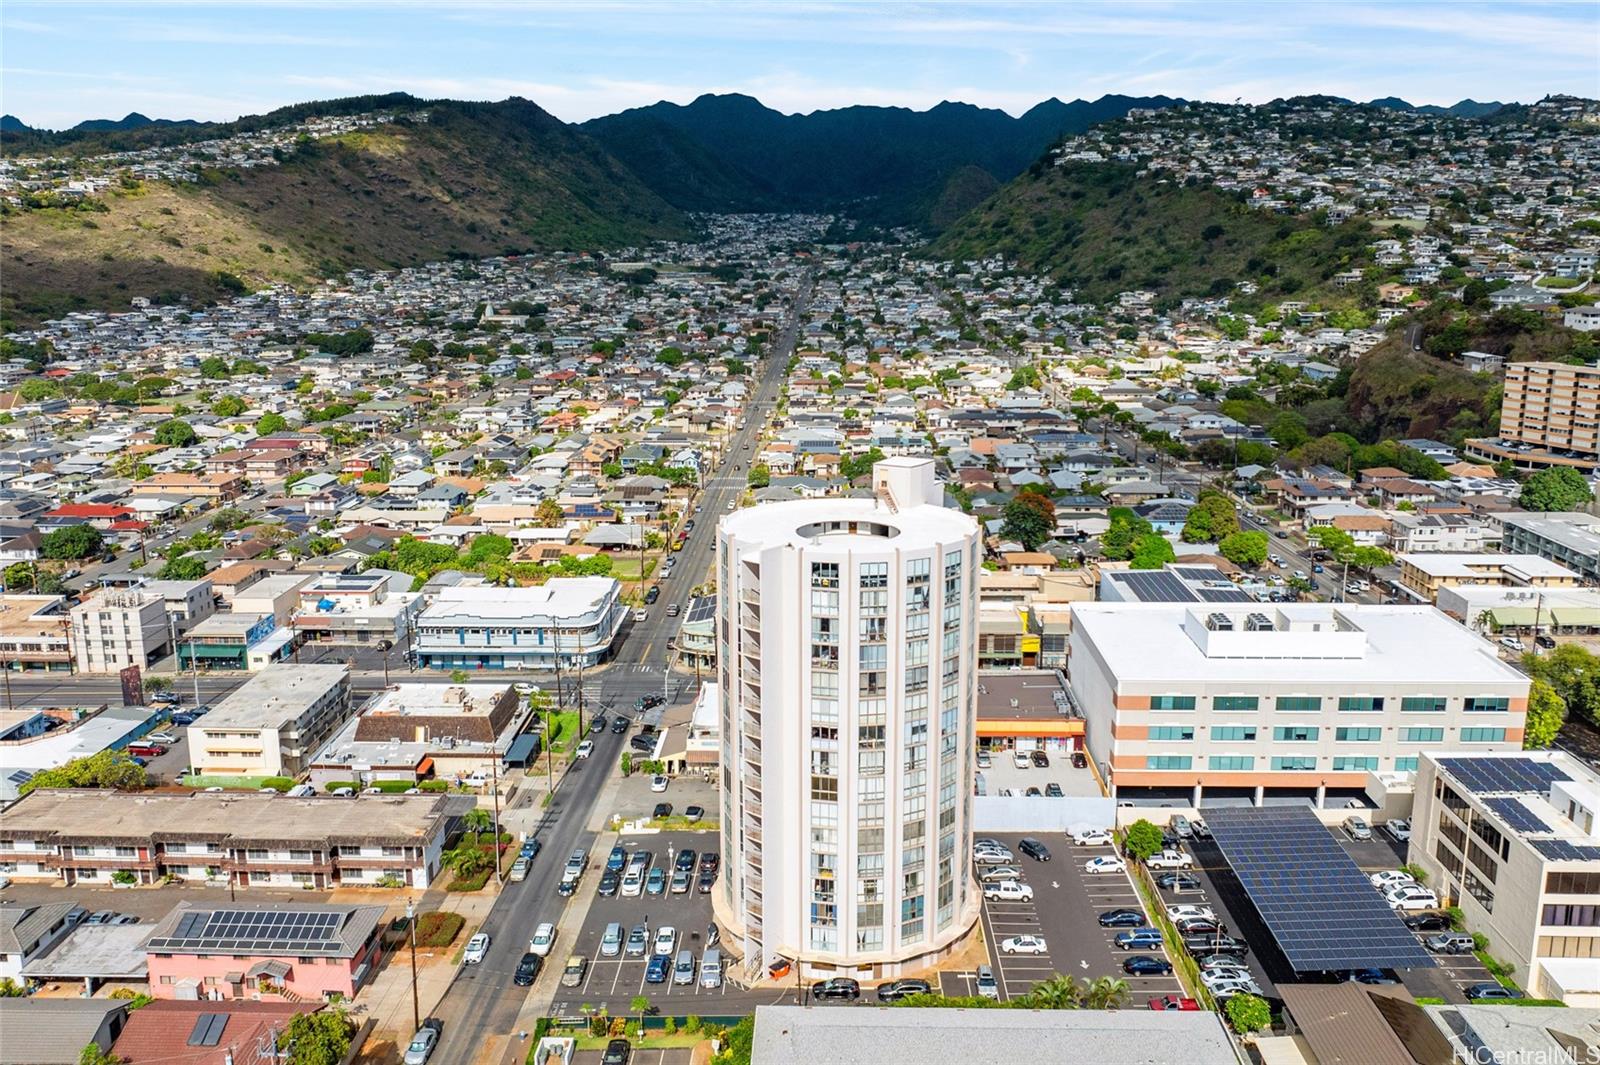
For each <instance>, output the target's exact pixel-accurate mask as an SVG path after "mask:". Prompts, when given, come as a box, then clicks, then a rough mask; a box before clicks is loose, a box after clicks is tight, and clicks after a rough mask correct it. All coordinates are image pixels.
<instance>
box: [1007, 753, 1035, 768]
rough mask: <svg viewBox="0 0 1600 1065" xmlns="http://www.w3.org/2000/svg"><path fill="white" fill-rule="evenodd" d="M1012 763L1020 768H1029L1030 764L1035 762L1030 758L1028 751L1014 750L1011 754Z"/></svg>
mask: <svg viewBox="0 0 1600 1065" xmlns="http://www.w3.org/2000/svg"><path fill="white" fill-rule="evenodd" d="M1011 764H1012V765H1014V766H1016V767H1017V768H1018V769H1027V768H1028V767H1029V766H1031V765H1033V762H1032V761H1030V760H1029V758H1028V752H1027V751H1013V752H1012V754H1011Z"/></svg>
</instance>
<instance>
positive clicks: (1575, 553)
mask: <svg viewBox="0 0 1600 1065" xmlns="http://www.w3.org/2000/svg"><path fill="white" fill-rule="evenodd" d="M1501 524H1502V525H1503V527H1504V528H1505V549H1506V550H1507V551H1524V552H1527V553H1528V554H1530V555H1538V556H1540V557H1541V558H1548V559H1550V560H1551V561H1552V562H1559V563H1561V564H1562V565H1563V566H1566V567H1567V568H1569V569H1571V570H1574V571H1576V572H1577V573H1578V574H1580V575H1581V576H1582V577H1583V579H1584V580H1587V581H1597V582H1600V518H1597V517H1595V516H1594V515H1593V514H1585V513H1583V512H1582V511H1570V512H1565V513H1553V514H1507V515H1505V516H1504V517H1503V518H1502V519H1501Z"/></svg>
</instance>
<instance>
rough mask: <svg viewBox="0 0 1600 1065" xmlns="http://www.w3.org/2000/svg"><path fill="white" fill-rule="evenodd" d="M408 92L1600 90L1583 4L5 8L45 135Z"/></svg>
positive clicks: (15, 56)
mask: <svg viewBox="0 0 1600 1065" xmlns="http://www.w3.org/2000/svg"><path fill="white" fill-rule="evenodd" d="M391 90H405V91H408V92H412V93H415V94H417V95H419V96H449V97H458V98H468V99H501V98H503V97H506V96H510V95H520V96H525V97H528V98H529V99H532V100H534V101H535V102H537V103H539V104H540V105H541V106H543V107H544V108H545V109H546V110H548V111H550V112H552V113H553V114H555V115H557V116H558V117H560V118H563V119H567V120H570V121H581V120H583V119H587V118H593V117H595V116H596V115H603V114H609V113H612V112H614V111H618V110H621V109H623V108H626V107H634V106H639V105H643V104H649V103H653V102H654V101H656V100H660V99H667V100H674V101H677V102H680V103H687V102H688V101H689V100H692V99H693V98H694V97H695V96H697V95H699V94H701V93H703V92H729V91H736V92H744V93H749V94H750V95H753V96H756V97H758V98H760V99H761V100H762V101H763V102H765V103H767V104H768V105H770V106H772V107H776V108H778V109H779V110H782V111H787V112H795V111H799V112H805V111H812V110H816V109H819V108H829V107H840V106H846V105H849V104H855V103H866V104H893V105H900V106H907V107H914V108H918V109H922V108H926V107H930V106H932V105H933V104H936V103H938V102H939V101H940V100H947V99H948V100H962V101H966V102H968V103H975V104H979V105H983V106H989V107H999V108H1003V109H1004V110H1007V111H1010V112H1011V113H1013V114H1019V113H1021V112H1022V111H1023V110H1026V109H1027V108H1028V107H1029V106H1030V105H1032V104H1034V103H1036V102H1038V101H1039V100H1042V99H1047V98H1049V97H1051V96H1059V97H1060V98H1062V99H1064V100H1070V99H1073V98H1074V97H1087V98H1093V97H1096V96H1100V95H1102V94H1104V93H1110V92H1121V93H1127V94H1130V95H1152V94H1156V93H1165V94H1167V95H1170V96H1183V97H1188V98H1191V99H1207V100H1223V101H1231V100H1233V99H1235V98H1242V99H1244V100H1245V101H1247V102H1263V101H1266V100H1270V99H1272V98H1274V97H1277V96H1284V95H1293V94H1300V93H1312V92H1318V93H1330V94H1334V95H1338V96H1346V97H1351V98H1355V99H1362V100H1365V99H1371V98H1373V97H1378V96H1390V95H1393V96H1400V97H1403V98H1405V99H1407V100H1410V101H1412V102H1413V103H1453V102H1455V101H1456V100H1458V99H1461V98H1463V97H1469V96H1470V97H1474V98H1476V99H1480V100H1486V99H1499V100H1533V99H1537V98H1538V97H1540V96H1543V95H1545V94H1547V93H1551V92H1573V93H1578V94H1580V95H1586V96H1600V4H1596V3H1594V2H1592V0H1584V2H1575V3H1536V2H1527V3H1443V2H1441V3H1428V2H1419V0H1410V2H1405V3H1380V2H1377V0H1350V2H1342V3H1341V2H1334V3H1297V2H1291V0H1280V2H1277V3H1244V2H1239V3H1226V2H1209V3H1183V2H1172V3H1157V2H1150V3H1119V4H1109V3H1108V4H1102V3H1094V2H1083V3H1058V4H1048V3H1034V4H1025V3H906V4H889V3H823V2H806V0H797V2H792V3H781V4H780V3H764V2H760V0H743V2H738V3H709V2H696V0H682V2H675V3H627V2H614V3H608V2H604V0H601V2H590V3H582V2H559V0H555V2H550V3H515V2H501V3H472V2H461V3H450V4H445V3H437V4H421V3H377V2H360V0H345V2H342V3H337V4H334V3H294V2H280V3H269V2H260V3H247V2H238V3H194V2H191V3H176V2H172V3H163V2H159V0H142V2H138V3H133V2H129V3H72V2H62V0H56V2H51V3H40V2H35V3H30V2H28V0H6V3H5V5H4V7H3V9H0V109H3V110H5V111H7V112H10V113H12V114H15V115H18V116H19V117H21V118H22V119H23V120H24V121H26V122H28V123H30V124H33V125H39V126H46V127H51V128H59V127H64V126H69V125H72V124H74V123H76V122H78V121H80V120H82V119H84V118H107V117H111V118H117V117H121V116H122V115H124V114H126V113H127V112H129V111H140V112H143V113H145V114H147V115H150V116H152V117H157V118H200V119H228V118H234V117H237V116H238V115H240V114H250V113H259V112H262V111H266V110H270V109H271V108H273V107H277V106H281V105H283V104H288V103H295V102H298V101H302V100H308V99H322V98H328V97H335V96H347V95H351V94H355V93H365V92H387V91H391Z"/></svg>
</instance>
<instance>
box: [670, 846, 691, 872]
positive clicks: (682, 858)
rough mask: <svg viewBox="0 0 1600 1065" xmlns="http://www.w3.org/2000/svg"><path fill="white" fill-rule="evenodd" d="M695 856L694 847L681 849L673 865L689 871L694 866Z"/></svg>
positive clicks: (675, 867)
mask: <svg viewBox="0 0 1600 1065" xmlns="http://www.w3.org/2000/svg"><path fill="white" fill-rule="evenodd" d="M694 858H695V854H694V848H692V847H685V848H683V850H681V851H679V852H678V856H677V857H676V858H674V859H673V860H672V867H673V868H674V869H679V870H682V871H683V872H685V873H687V872H689V871H690V870H691V869H693V868H694Z"/></svg>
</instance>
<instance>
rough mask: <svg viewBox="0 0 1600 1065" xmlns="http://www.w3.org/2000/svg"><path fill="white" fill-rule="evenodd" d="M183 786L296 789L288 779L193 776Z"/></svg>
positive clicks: (256, 789)
mask: <svg viewBox="0 0 1600 1065" xmlns="http://www.w3.org/2000/svg"><path fill="white" fill-rule="evenodd" d="M183 785H184V787H188V788H230V789H232V788H241V789H243V788H248V789H249V790H251V791H259V790H261V789H262V788H272V789H274V790H276V791H288V790H289V789H290V788H292V787H294V781H293V780H291V779H289V778H288V777H209V776H197V775H191V776H186V777H184V778H183Z"/></svg>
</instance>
